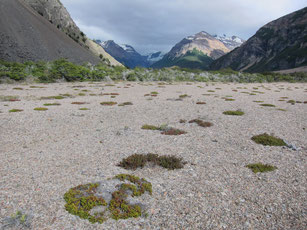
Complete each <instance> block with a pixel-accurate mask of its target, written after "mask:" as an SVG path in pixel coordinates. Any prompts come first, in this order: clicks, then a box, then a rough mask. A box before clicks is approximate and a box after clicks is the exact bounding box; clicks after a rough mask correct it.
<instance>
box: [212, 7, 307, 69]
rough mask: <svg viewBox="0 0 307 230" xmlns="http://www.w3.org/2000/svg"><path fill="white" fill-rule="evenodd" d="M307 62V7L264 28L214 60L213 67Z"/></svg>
mask: <svg viewBox="0 0 307 230" xmlns="http://www.w3.org/2000/svg"><path fill="white" fill-rule="evenodd" d="M306 65H307V7H306V8H303V9H302V10H299V11H296V12H294V13H292V14H289V15H286V16H284V17H282V18H279V19H277V20H275V21H273V22H270V23H268V24H267V25H265V26H263V27H262V28H260V29H259V30H258V31H257V33H256V34H255V35H254V36H253V37H251V38H250V39H249V40H248V41H247V42H245V43H244V44H243V45H242V46H241V47H239V48H237V49H235V50H233V51H232V52H230V53H228V54H226V55H224V56H223V57H221V58H219V59H217V60H216V61H214V62H213V63H212V65H211V69H213V70H217V69H223V68H228V67H230V68H232V69H234V70H241V71H248V72H264V71H276V70H284V69H292V68H296V67H300V66H306Z"/></svg>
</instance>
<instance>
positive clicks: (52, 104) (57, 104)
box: [44, 103, 61, 106]
mask: <svg viewBox="0 0 307 230" xmlns="http://www.w3.org/2000/svg"><path fill="white" fill-rule="evenodd" d="M59 105H61V104H60V103H46V104H44V106H59Z"/></svg>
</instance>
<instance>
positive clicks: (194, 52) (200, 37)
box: [152, 31, 230, 69]
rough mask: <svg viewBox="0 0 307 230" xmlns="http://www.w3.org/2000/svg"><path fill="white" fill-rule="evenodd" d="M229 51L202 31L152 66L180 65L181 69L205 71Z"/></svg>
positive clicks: (174, 48) (185, 40)
mask: <svg viewBox="0 0 307 230" xmlns="http://www.w3.org/2000/svg"><path fill="white" fill-rule="evenodd" d="M229 51H230V49H229V48H227V47H226V46H225V45H224V43H223V42H221V41H219V40H218V39H216V38H214V37H213V36H211V35H210V34H208V33H207V32H204V31H202V32H200V33H197V34H195V35H193V36H188V37H186V38H184V39H183V40H182V41H181V42H179V43H177V44H176V45H175V46H174V47H173V48H172V49H171V51H170V52H168V53H167V54H166V55H165V56H164V57H163V59H162V60H160V61H158V62H157V63H155V64H153V65H152V66H153V67H154V68H161V67H169V66H174V65H178V66H180V67H187V68H189V67H191V68H202V69H205V68H207V67H208V64H210V63H211V62H212V61H213V60H214V59H217V58H219V57H221V56H223V55H224V54H226V53H228V52H229ZM202 56H203V57H202ZM200 57H201V58H200ZM186 61H188V63H187V62H186ZM204 61H205V62H204ZM196 66H197V67H196Z"/></svg>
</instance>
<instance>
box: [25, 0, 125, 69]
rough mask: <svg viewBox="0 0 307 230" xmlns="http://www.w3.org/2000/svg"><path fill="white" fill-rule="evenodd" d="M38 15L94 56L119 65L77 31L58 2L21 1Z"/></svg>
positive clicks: (41, 0) (44, 0)
mask: <svg viewBox="0 0 307 230" xmlns="http://www.w3.org/2000/svg"><path fill="white" fill-rule="evenodd" d="M22 1H24V2H25V3H27V4H28V5H29V6H31V7H32V8H33V9H34V10H35V11H36V12H37V13H38V14H40V15H41V16H43V17H44V18H46V19H47V20H48V21H49V22H50V23H51V24H53V25H54V26H55V27H56V28H57V29H59V30H61V31H63V32H64V33H65V34H66V35H67V36H69V37H70V38H71V39H73V40H74V41H75V42H76V43H78V44H79V45H81V46H83V47H85V48H87V49H89V50H90V51H91V52H92V53H93V54H94V55H95V56H98V57H99V56H100V55H102V56H103V58H105V59H107V60H109V62H110V64H112V65H121V64H120V63H118V62H117V61H116V60H115V59H114V58H113V57H112V56H111V55H109V54H108V53H107V52H106V51H105V50H104V49H103V48H102V47H100V46H97V45H96V44H95V43H94V42H93V41H92V40H91V39H89V38H87V37H86V35H85V34H84V33H83V32H82V31H81V30H80V29H79V27H78V26H77V25H76V24H75V22H74V21H73V20H72V18H71V16H70V14H69V13H68V11H67V10H66V8H65V7H64V6H63V4H62V3H61V2H60V1H59V0H22Z"/></svg>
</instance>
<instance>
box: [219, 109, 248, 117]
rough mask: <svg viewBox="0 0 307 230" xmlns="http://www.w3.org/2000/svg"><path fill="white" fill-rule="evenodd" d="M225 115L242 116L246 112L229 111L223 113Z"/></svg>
mask: <svg viewBox="0 0 307 230" xmlns="http://www.w3.org/2000/svg"><path fill="white" fill-rule="evenodd" d="M223 114H225V115H231V116H242V115H244V112H242V111H240V110H236V111H231V110H229V111H225V112H223Z"/></svg>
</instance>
